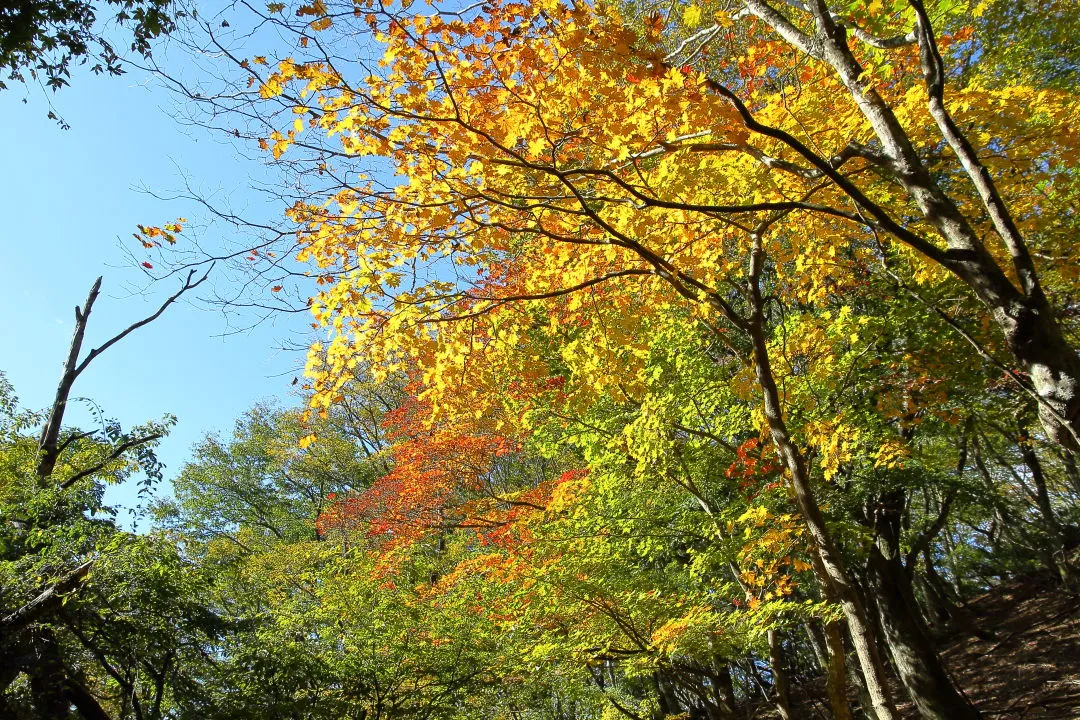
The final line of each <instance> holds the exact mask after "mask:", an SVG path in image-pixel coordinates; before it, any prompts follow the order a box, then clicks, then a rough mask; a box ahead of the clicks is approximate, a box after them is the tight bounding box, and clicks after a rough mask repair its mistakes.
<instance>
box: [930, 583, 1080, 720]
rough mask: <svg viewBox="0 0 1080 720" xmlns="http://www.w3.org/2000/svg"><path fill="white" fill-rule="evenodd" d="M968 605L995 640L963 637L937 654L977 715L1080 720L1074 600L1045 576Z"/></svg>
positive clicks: (1079, 631)
mask: <svg viewBox="0 0 1080 720" xmlns="http://www.w3.org/2000/svg"><path fill="white" fill-rule="evenodd" d="M968 607H969V608H970V609H971V611H972V614H973V615H974V620H975V621H976V622H977V623H979V625H980V626H981V627H982V628H984V629H988V630H992V631H993V632H994V635H995V637H994V639H992V640H983V639H980V638H977V637H973V636H970V635H963V636H958V637H955V638H954V639H952V640H951V641H950V642H949V643H948V644H947V645H946V646H945V647H944V649H943V650H942V653H941V655H942V659H943V660H944V661H945V667H947V668H948V669H949V671H950V672H951V673H952V674H953V675H954V676H955V678H956V680H957V681H958V685H959V686H960V687H962V688H963V689H964V692H965V693H967V695H968V697H969V698H971V700H972V702H974V703H975V706H976V707H977V708H978V709H979V710H980V711H981V712H982V714H983V716H984V717H986V718H987V719H988V720H990V719H994V720H997V719H999V718H1000V719H1002V720H1005V719H1008V720H1012V719H1013V718H1016V719H1017V720H1020V719H1023V720H1051V719H1054V720H1056V719H1058V718H1061V719H1062V720H1065V719H1068V720H1077V719H1078V718H1080V600H1078V599H1077V597H1076V596H1070V595H1069V594H1067V593H1064V592H1062V591H1061V589H1060V587H1054V586H1053V584H1052V583H1051V581H1050V578H1049V575H1046V574H1039V575H1030V576H1026V577H1024V578H1021V579H1017V580H1014V581H1012V582H1009V583H1005V584H1004V585H1001V586H999V587H996V588H994V589H993V590H991V591H990V592H988V593H986V594H984V595H981V596H980V597H977V598H975V599H974V600H972V601H971V602H970V603H969V604H968Z"/></svg>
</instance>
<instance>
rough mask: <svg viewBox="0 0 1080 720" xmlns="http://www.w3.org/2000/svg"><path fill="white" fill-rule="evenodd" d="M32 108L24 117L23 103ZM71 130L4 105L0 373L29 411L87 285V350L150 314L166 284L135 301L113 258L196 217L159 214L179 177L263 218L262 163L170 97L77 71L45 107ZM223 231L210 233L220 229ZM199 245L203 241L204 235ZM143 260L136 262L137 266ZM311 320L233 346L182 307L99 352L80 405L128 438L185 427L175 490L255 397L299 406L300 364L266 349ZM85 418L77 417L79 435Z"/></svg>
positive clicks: (14, 93)
mask: <svg viewBox="0 0 1080 720" xmlns="http://www.w3.org/2000/svg"><path fill="white" fill-rule="evenodd" d="M24 98H26V100H27V102H26V103H25V104H24V103H23V99H24ZM53 99H54V103H55V105H56V107H57V109H58V111H59V112H60V113H61V114H62V115H63V117H64V118H65V119H66V120H67V121H68V122H69V123H70V125H71V129H70V130H62V129H60V128H59V127H57V125H56V124H55V123H54V122H52V121H50V120H48V119H47V118H46V117H45V116H46V113H47V112H48V105H47V103H46V101H45V97H44V95H43V93H42V92H41V91H40V90H38V89H36V88H34V89H31V90H29V91H27V90H25V89H23V88H22V87H20V86H18V85H15V84H12V85H11V86H10V88H9V89H8V90H7V91H4V92H0V116H2V117H3V122H2V123H0V127H2V128H3V133H2V135H0V143H2V148H3V152H2V155H0V157H3V172H2V173H0V215H2V217H3V218H4V222H3V224H2V225H0V247H2V249H3V262H2V263H0V370H3V371H5V372H6V373H7V375H8V378H9V380H10V381H11V382H12V383H13V385H14V386H15V389H16V392H17V393H18V395H19V397H20V399H21V400H22V402H23V404H24V405H25V406H28V407H34V408H40V407H44V406H45V405H47V404H48V403H49V401H50V399H51V397H52V394H53V392H54V390H55V387H56V382H57V380H58V379H59V374H60V367H61V363H62V360H63V357H64V355H65V353H66V350H67V346H68V342H69V339H70V334H71V330H72V327H73V308H74V307H75V305H77V304H81V303H82V302H83V300H84V299H85V297H86V294H87V291H88V290H89V287H90V285H91V283H92V282H93V280H94V278H95V277H97V276H98V275H104V278H105V279H104V285H103V294H102V297H101V298H100V299H99V301H98V303H97V305H96V306H95V311H94V315H93V316H92V321H91V323H90V326H89V331H88V339H87V346H88V347H93V346H94V345H95V344H96V343H97V342H101V341H103V340H104V339H106V338H108V337H110V336H111V335H112V334H113V333H115V332H116V331H117V330H119V329H121V328H123V327H126V326H127V325H128V324H129V323H131V322H132V321H134V320H136V319H139V318H141V317H143V316H145V315H147V314H149V313H151V312H153V310H154V309H155V308H156V307H157V305H158V304H159V303H160V300H161V298H162V297H163V296H164V295H166V294H168V293H167V291H170V290H171V289H174V288H175V283H165V284H163V285H161V286H160V287H152V288H151V293H152V295H151V296H148V297H144V296H140V295H132V294H131V289H132V288H133V287H139V286H143V285H145V282H146V278H145V276H144V275H143V274H142V273H141V272H140V271H139V270H138V269H137V268H136V267H133V263H132V260H131V258H130V257H129V256H127V255H126V254H125V253H124V251H123V248H122V245H126V246H127V247H128V248H129V249H134V246H135V241H134V239H133V238H132V237H131V234H132V232H133V231H134V230H135V225H136V223H143V224H152V225H160V224H163V223H165V222H169V221H171V220H172V219H174V218H176V217H179V216H184V217H187V218H188V219H190V220H192V221H195V222H199V221H200V220H205V213H203V212H201V211H200V210H199V209H198V208H196V207H194V206H193V205H192V204H191V203H190V202H185V201H168V202H166V201H161V200H157V199H154V198H153V197H151V196H150V195H149V194H147V193H146V192H145V190H146V189H149V190H152V191H154V192H157V193H164V194H168V193H169V192H170V191H175V190H177V189H179V188H182V187H183V185H184V183H185V180H187V181H190V182H191V184H192V185H194V186H195V187H196V188H197V189H199V190H201V191H203V192H207V193H213V194H215V196H216V197H218V198H219V199H227V200H228V201H229V202H230V204H232V205H233V206H234V207H238V208H246V209H248V210H249V211H250V212H251V213H253V214H255V215H256V216H258V214H259V213H269V212H271V211H270V210H269V209H267V208H265V206H263V205H260V202H261V200H260V199H259V198H258V196H257V195H256V194H254V193H252V192H251V191H250V190H249V185H250V179H251V178H253V177H254V178H257V177H258V176H259V174H260V172H261V168H260V166H259V165H258V164H257V163H254V162H252V161H250V160H245V159H244V158H242V157H239V156H238V155H237V154H236V152H235V149H234V148H232V147H231V146H229V145H228V144H223V143H221V142H220V141H219V140H218V139H216V138H213V137H210V136H209V135H207V134H206V133H204V132H202V131H200V130H198V129H192V128H185V127H181V126H180V125H179V124H177V123H176V122H175V121H174V120H173V118H172V117H171V115H172V112H171V105H172V103H173V102H174V98H173V97H171V96H170V95H169V93H168V92H166V91H164V90H162V89H160V88H157V87H155V86H154V84H153V83H152V81H151V80H150V79H149V78H148V77H147V76H146V75H145V74H143V73H140V72H138V71H135V70H132V71H131V72H130V73H129V74H127V75H124V76H121V77H119V78H117V77H112V78H110V77H99V76H93V75H91V74H89V73H87V72H80V73H79V74H78V75H77V76H76V77H75V78H74V80H73V82H72V86H71V87H69V88H66V89H64V90H62V91H61V92H59V93H57V94H56V95H54V96H53ZM225 231H226V228H217V229H213V228H212V229H211V230H210V231H209V233H208V234H212V233H213V232H225ZM202 239H203V240H205V241H207V242H211V243H212V242H213V240H214V238H213V237H208V236H207V235H204V236H203V238H202ZM140 259H141V258H140ZM307 322H308V318H307V317H306V316H303V315H293V316H282V317H281V318H279V319H278V320H277V321H276V322H274V323H272V324H264V325H262V326H261V327H259V328H257V329H255V330H253V331H251V332H245V333H240V334H230V335H227V336H225V337H222V334H223V333H227V332H229V331H230V330H231V328H230V326H229V325H227V324H226V323H225V321H224V320H223V318H222V317H221V316H220V315H219V314H216V313H214V312H212V311H209V310H207V309H205V308H199V307H193V306H191V305H190V304H186V303H185V304H183V305H176V306H174V307H173V308H171V309H170V310H169V311H168V312H167V313H166V314H165V315H164V316H163V317H162V318H160V319H159V320H158V321H157V322H156V323H154V324H152V325H151V326H149V327H146V328H143V329H141V330H139V331H137V332H136V333H135V334H133V335H132V336H129V337H128V338H127V339H126V340H125V341H123V342H122V343H121V344H119V345H117V346H115V347H114V348H112V349H111V350H110V351H109V352H107V353H105V354H103V355H102V356H101V357H100V358H99V359H98V360H96V361H95V363H94V364H93V365H92V366H91V367H90V369H89V370H88V371H87V372H86V373H85V374H84V376H83V377H82V378H80V381H79V383H78V384H77V386H76V388H75V394H77V395H82V396H86V397H89V398H92V399H93V400H95V401H96V402H97V403H98V404H99V405H100V406H101V407H102V408H103V409H104V411H105V414H106V416H107V417H114V418H116V419H118V420H120V421H121V422H122V423H123V424H124V425H125V426H129V425H131V424H135V423H138V422H141V421H144V420H147V419H152V418H160V417H161V416H162V415H163V414H164V413H172V414H174V415H176V416H177V417H178V418H179V424H178V425H177V426H176V429H175V431H174V432H173V434H172V436H170V437H169V438H167V439H166V440H165V441H164V442H163V443H162V446H161V448H160V453H159V454H160V457H161V458H162V459H163V460H164V462H165V463H166V465H167V470H166V478H169V477H172V476H173V475H174V474H175V473H176V471H177V470H178V469H179V467H180V465H181V464H182V462H183V461H184V459H185V458H186V457H187V455H188V450H189V448H190V447H191V445H192V444H193V443H195V442H196V441H198V440H199V439H200V438H201V437H202V436H203V435H205V434H206V433H207V432H210V431H228V430H230V429H231V427H232V425H233V422H234V420H235V419H236V418H237V417H238V416H239V415H240V414H241V413H243V411H244V410H245V409H247V408H248V407H250V406H251V405H252V404H253V403H255V402H256V401H259V400H263V399H275V398H277V399H281V400H282V401H283V402H285V403H291V402H295V399H294V398H292V397H291V396H290V395H289V393H290V390H291V388H290V382H291V380H292V378H293V376H294V375H295V374H297V373H296V372H295V371H296V370H297V368H299V366H300V365H301V364H302V362H303V358H302V356H301V355H299V354H297V353H296V352H291V353H290V352H282V351H278V350H275V349H274V348H275V347H277V346H280V345H281V344H282V342H283V341H287V340H290V339H291V340H293V341H295V340H296V339H297V337H301V336H298V335H297V333H303V331H304V328H306V327H307ZM86 417H87V416H86V415H85V413H83V414H73V415H72V416H71V421H72V422H73V423H81V422H83V421H85V419H86ZM108 497H109V499H110V500H111V501H112V502H114V503H115V504H118V505H122V506H130V505H133V504H134V503H135V501H136V500H135V496H134V492H133V489H131V488H127V489H125V488H118V489H114V490H112V491H111V492H110V494H109V496H108Z"/></svg>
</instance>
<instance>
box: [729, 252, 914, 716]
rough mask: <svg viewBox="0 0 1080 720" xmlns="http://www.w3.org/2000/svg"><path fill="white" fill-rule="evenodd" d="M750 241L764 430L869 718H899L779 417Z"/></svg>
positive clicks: (753, 335) (854, 593)
mask: <svg viewBox="0 0 1080 720" xmlns="http://www.w3.org/2000/svg"><path fill="white" fill-rule="evenodd" d="M754 240H755V242H754V245H755V246H754V249H753V251H752V257H751V263H750V270H751V271H750V273H749V276H750V277H749V285H748V289H749V294H750V299H751V306H752V308H753V316H752V317H751V318H750V319H749V321H748V322H747V323H746V330H747V332H748V334H749V335H750V340H751V342H752V344H753V357H754V371H755V374H756V378H757V382H758V387H760V388H761V393H762V401H763V406H764V410H765V417H766V420H767V422H768V424H769V431H770V434H771V435H772V440H773V443H774V444H775V445H776V449H777V453H778V454H779V456H780V459H781V460H782V461H783V463H784V466H785V467H786V468H787V470H788V473H789V475H790V481H791V487H792V489H793V490H794V492H795V500H796V503H797V505H798V507H799V511H800V513H801V514H802V516H803V520H804V521H805V522H806V526H807V530H808V532H809V535H810V539H811V542H812V544H813V549H814V554H815V555H816V556H817V560H818V562H815V563H814V565H815V570H817V569H818V568H820V570H821V571H822V572H823V573H824V575H823V576H819V578H818V579H819V581H820V582H821V583H822V585H829V586H830V587H831V589H832V592H834V593H835V596H836V599H837V600H838V601H839V602H840V606H841V608H842V609H843V611H844V617H845V618H846V619H847V622H848V628H849V631H850V632H851V639H852V644H853V645H854V646H855V654H856V655H857V656H858V658H859V664H860V665H861V666H862V671H863V677H864V679H865V681H866V689H867V692H868V693H869V695H870V698H871V702H872V703H873V710H874V716H875V717H876V718H878V720H895V719H896V718H898V717H899V716H898V714H897V712H896V707H895V705H894V704H893V701H892V698H891V697H889V691H888V686H887V684H886V682H887V681H886V678H885V669H884V666H883V665H882V663H881V655H880V653H879V650H878V646H877V642H876V640H875V638H874V631H873V626H872V625H871V623H870V620H869V618H868V616H867V613H866V609H865V607H864V605H863V601H862V598H861V597H860V595H859V591H858V589H857V588H856V587H855V585H854V584H853V583H852V582H851V579H850V577H849V576H848V573H847V570H846V569H845V568H844V563H843V560H841V558H840V553H839V552H838V551H837V548H836V546H835V545H834V543H833V539H832V535H831V534H830V533H829V530H828V527H827V525H826V523H825V517H824V515H823V514H822V512H821V508H820V507H819V506H818V504H817V499H816V498H815V497H814V491H813V488H812V486H811V484H810V473H809V471H808V469H807V465H806V459H805V458H804V457H803V454H802V451H801V450H799V448H798V447H797V446H796V444H795V443H794V442H793V441H792V439H791V435H790V433H789V432H788V429H787V423H786V421H785V420H784V414H783V405H782V402H781V400H780V391H779V389H778V388H777V385H776V379H775V376H774V375H773V371H772V364H771V362H770V359H769V349H768V342H767V340H766V338H765V333H764V329H763V321H764V318H763V302H762V298H761V287H760V273H761V268H762V266H763V264H764V254H763V252H762V250H761V241H760V237H755V238H754Z"/></svg>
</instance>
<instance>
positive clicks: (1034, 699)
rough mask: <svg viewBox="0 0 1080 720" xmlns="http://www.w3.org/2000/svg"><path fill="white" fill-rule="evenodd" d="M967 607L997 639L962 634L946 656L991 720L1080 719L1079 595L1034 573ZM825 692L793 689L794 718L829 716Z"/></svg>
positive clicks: (946, 647) (905, 711) (905, 707)
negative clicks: (1071, 593)
mask: <svg viewBox="0 0 1080 720" xmlns="http://www.w3.org/2000/svg"><path fill="white" fill-rule="evenodd" d="M968 609H969V610H970V611H971V618H972V620H973V621H974V622H975V623H977V624H978V626H979V627H980V628H981V629H982V630H984V631H990V633H992V634H993V638H992V639H983V638H979V637H976V636H975V635H972V634H968V633H962V632H958V633H956V634H955V635H953V636H952V637H951V638H949V639H948V640H946V641H945V642H944V643H943V644H942V646H941V657H942V659H943V660H944V663H945V667H946V668H947V669H948V671H949V672H950V673H951V674H952V676H953V677H954V679H955V680H956V681H957V685H959V687H961V688H963V690H964V693H965V694H966V695H967V696H968V697H969V698H970V699H971V701H972V703H973V704H974V705H975V706H976V707H977V708H978V709H979V711H980V712H981V713H982V715H983V717H984V718H986V720H1080V600H1078V599H1077V597H1076V596H1070V595H1069V594H1067V593H1064V592H1062V591H1061V588H1060V586H1057V587H1055V586H1054V584H1053V583H1052V582H1051V579H1050V576H1049V575H1048V574H1045V573H1043V574H1032V575H1028V576H1024V577H1023V578H1018V579H1016V580H1013V581H1011V582H1008V583H1004V584H1002V585H1000V586H998V587H996V588H994V589H993V590H991V591H989V592H987V593H985V594H983V595H981V596H979V597H977V598H975V599H973V600H971V601H970V602H969V603H968ZM819 684H820V683H814V685H815V686H816V685H819ZM800 690H809V692H805V693H804V692H800ZM821 690H823V688H818V687H814V688H812V689H810V688H805V686H804V687H803V688H799V687H797V686H796V687H794V688H792V695H793V697H794V698H795V699H796V702H795V703H794V707H793V708H792V714H793V715H794V717H795V718H798V720H817V719H818V718H825V717H828V713H826V712H825V710H824V708H825V699H824V697H823V693H822V692H821ZM902 695H903V692H902V691H901V689H900V688H899V687H896V688H894V697H898V698H899V697H902ZM800 701H801V702H800ZM748 710H750V709H749V708H748ZM899 710H900V711H901V714H902V715H903V717H904V718H905V719H908V718H912V719H914V718H918V713H917V712H916V711H915V708H914V707H913V706H912V705H911V703H905V704H902V705H900V707H899ZM755 711H756V712H755ZM750 713H751V717H756V718H761V719H763V720H764V718H768V717H771V716H772V715H771V713H769V712H768V708H767V706H761V705H758V706H757V707H756V708H754V709H753V710H750ZM758 713H760V714H758Z"/></svg>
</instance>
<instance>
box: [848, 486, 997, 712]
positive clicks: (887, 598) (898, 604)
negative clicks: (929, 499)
mask: <svg viewBox="0 0 1080 720" xmlns="http://www.w3.org/2000/svg"><path fill="white" fill-rule="evenodd" d="M905 505H906V496H905V494H904V492H903V491H902V490H897V491H893V492H889V493H884V494H882V495H881V496H880V497H879V499H878V502H877V503H876V504H875V508H874V512H873V517H872V522H873V527H874V528H875V530H876V532H877V538H876V541H875V543H874V545H872V546H871V548H870V557H869V559H868V562H867V574H868V576H869V580H870V585H871V587H872V589H873V593H874V600H875V605H876V607H877V611H878V619H879V622H880V624H881V630H882V633H883V634H884V637H885V641H886V643H887V645H888V648H889V656H890V658H891V659H892V662H893V667H894V668H895V670H896V673H897V675H898V676H899V678H900V682H901V683H903V685H904V689H905V690H907V693H908V696H909V697H910V698H911V700H912V702H914V703H915V706H916V708H918V710H919V714H920V715H921V716H922V717H924V718H926V720H976V719H977V718H979V717H980V715H979V713H978V711H976V710H975V708H974V707H973V706H972V705H971V704H970V703H969V702H968V701H967V698H965V697H964V696H963V695H962V694H961V693H960V692H958V691H957V689H956V688H955V687H954V686H953V683H952V680H951V679H950V678H949V675H948V673H946V672H945V668H944V666H943V665H942V664H941V660H940V658H938V655H937V652H936V650H935V649H934V644H933V642H932V641H931V640H930V633H929V630H928V629H927V627H926V624H925V623H924V622H923V619H922V613H921V611H920V609H919V606H918V600H917V599H916V598H915V593H914V589H913V588H912V583H911V576H910V575H909V574H908V572H907V570H906V569H905V568H904V565H903V563H902V561H901V559H900V517H901V515H902V514H903V509H904V506H905Z"/></svg>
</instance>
